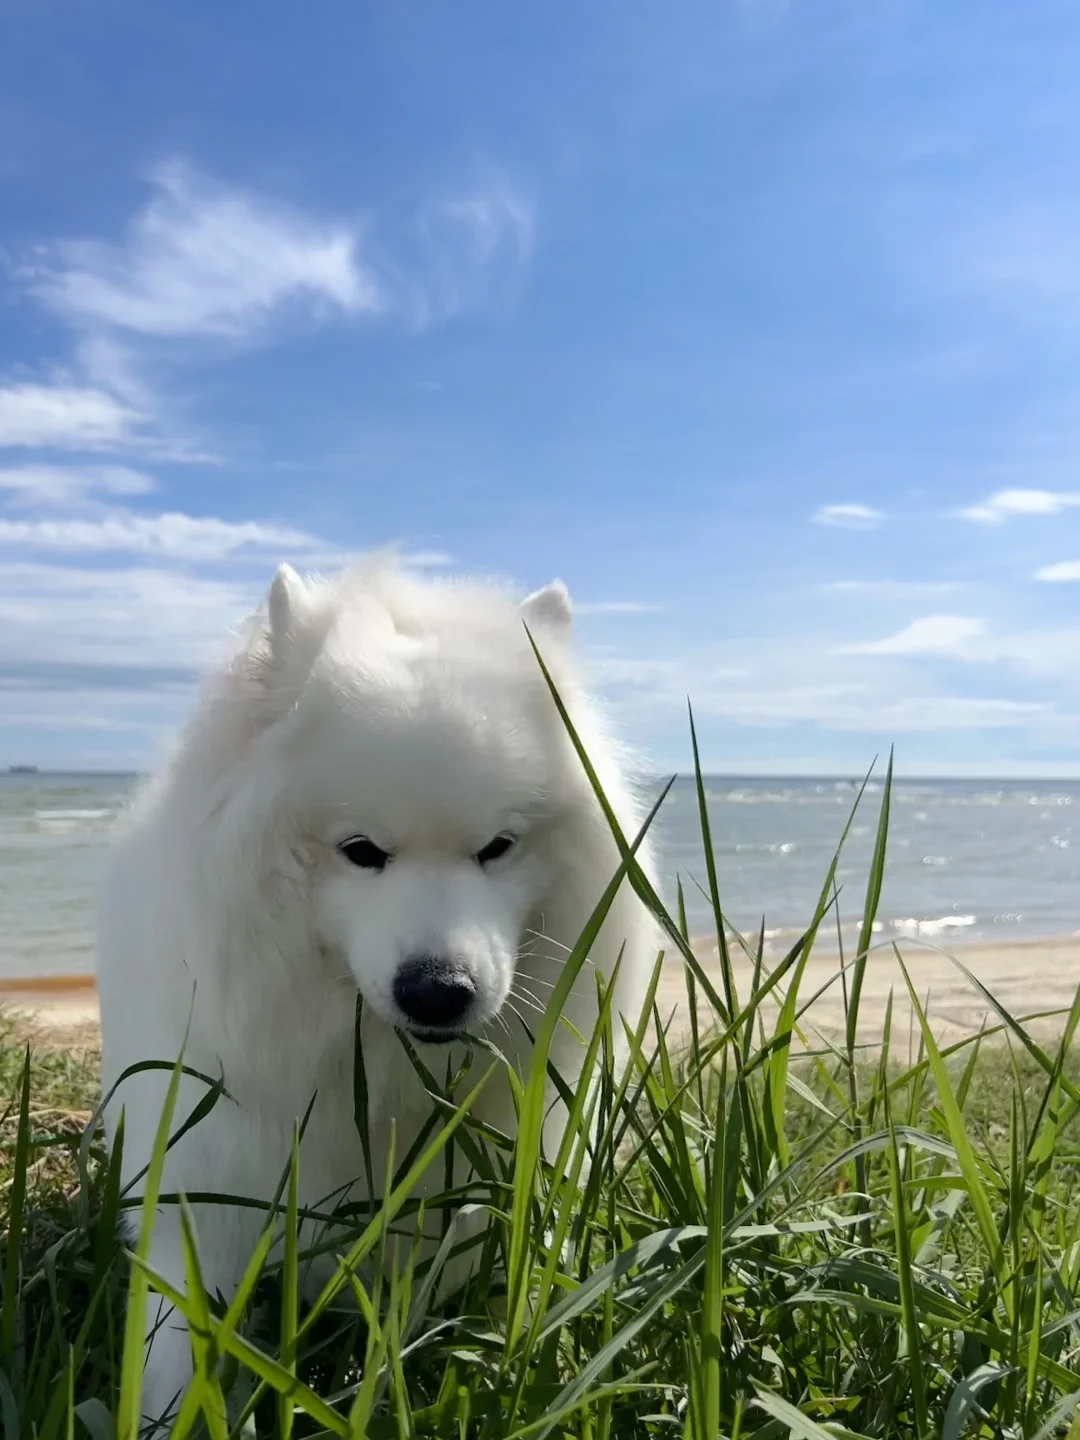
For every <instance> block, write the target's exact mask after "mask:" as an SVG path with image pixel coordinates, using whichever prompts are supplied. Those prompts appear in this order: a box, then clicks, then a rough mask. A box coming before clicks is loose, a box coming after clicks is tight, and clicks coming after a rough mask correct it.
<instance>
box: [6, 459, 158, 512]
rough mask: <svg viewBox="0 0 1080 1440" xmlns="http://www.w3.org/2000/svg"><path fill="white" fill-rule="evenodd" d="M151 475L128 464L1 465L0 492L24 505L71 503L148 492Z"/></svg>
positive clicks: (154, 486) (152, 482) (146, 493)
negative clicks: (100, 497) (6, 466)
mask: <svg viewBox="0 0 1080 1440" xmlns="http://www.w3.org/2000/svg"><path fill="white" fill-rule="evenodd" d="M154 489H156V485H155V482H154V480H153V478H152V477H151V476H150V475H145V474H143V472H142V471H141V470H132V469H130V468H129V467H128V466H127V465H15V466H10V467H8V468H6V469H5V468H3V467H0V491H6V492H7V493H8V494H10V495H11V496H13V497H14V498H15V499H16V500H17V501H18V502H20V503H21V504H24V505H28V506H29V505H35V506H36V505H43V506H44V505H48V506H52V505H70V504H73V503H77V502H80V501H85V500H87V499H89V498H91V497H95V498H96V497H98V496H117V495H148V494H149V493H150V492H151V491H152V490H154Z"/></svg>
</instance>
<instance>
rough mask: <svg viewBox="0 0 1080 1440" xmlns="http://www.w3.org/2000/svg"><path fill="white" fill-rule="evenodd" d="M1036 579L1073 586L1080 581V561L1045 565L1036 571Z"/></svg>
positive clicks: (1060, 561) (1063, 561)
mask: <svg viewBox="0 0 1080 1440" xmlns="http://www.w3.org/2000/svg"><path fill="white" fill-rule="evenodd" d="M1035 579H1036V580H1044V581H1047V582H1049V583H1050V584H1072V583H1074V582H1075V581H1078V580H1080V560H1059V561H1058V562H1057V564H1055V565H1044V566H1043V567H1042V569H1041V570H1036V571H1035Z"/></svg>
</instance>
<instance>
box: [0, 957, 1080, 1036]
mask: <svg viewBox="0 0 1080 1440" xmlns="http://www.w3.org/2000/svg"><path fill="white" fill-rule="evenodd" d="M695 948H696V949H697V951H698V954H699V955H700V957H701V961H702V964H703V965H704V966H705V968H706V972H707V973H708V974H709V975H710V976H711V977H712V978H713V979H714V981H715V983H716V985H717V988H718V989H719V988H720V976H719V969H718V967H717V961H716V954H715V948H714V947H713V946H711V945H710V944H709V943H708V942H702V943H701V944H700V945H698V946H696V947H695ZM901 953H902V955H903V959H904V963H905V965H906V966H907V968H908V972H909V974H910V976H911V980H912V983H913V984H914V986H915V987H916V990H917V992H918V994H919V997H920V999H921V1001H922V1002H923V1004H924V1005H927V1006H928V1011H929V1014H930V1019H931V1023H932V1026H933V1029H934V1033H935V1035H936V1036H937V1037H938V1039H939V1040H940V1041H942V1042H943V1043H950V1042H952V1041H955V1040H959V1039H961V1038H963V1037H964V1036H965V1035H971V1034H974V1033H975V1032H977V1031H978V1030H979V1029H980V1028H982V1027H983V1026H986V1027H987V1028H989V1027H992V1026H994V1025H996V1024H998V1023H999V1019H998V1016H997V1015H996V1014H995V1012H994V1011H993V1009H992V1008H991V1007H990V1006H989V1005H988V1004H987V1003H986V1001H985V1000H984V999H983V997H982V996H981V995H980V994H979V993H978V992H977V991H976V989H975V988H974V987H973V986H972V984H971V982H970V981H969V980H968V979H967V977H966V976H965V975H964V974H963V972H962V970H961V969H960V965H963V966H965V967H966V968H967V969H968V970H969V971H971V973H972V974H973V975H975V976H977V977H978V979H979V980H981V981H982V983H983V984H984V985H985V986H986V987H987V989H988V990H989V991H990V992H991V993H992V994H993V995H994V996H995V997H996V998H997V1000H998V1001H1000V1003H1001V1004H1002V1005H1004V1006H1005V1007H1006V1009H1007V1010H1009V1011H1010V1013H1011V1014H1012V1015H1014V1016H1016V1017H1017V1018H1024V1017H1037V1018H1028V1019H1027V1020H1026V1024H1027V1028H1028V1029H1029V1030H1031V1031H1032V1033H1034V1034H1037V1035H1041V1036H1044V1037H1046V1036H1052V1035H1053V1034H1054V1033H1055V1032H1058V1031H1060V1028H1061V1024H1062V1019H1063V1016H1062V1014H1061V1013H1057V1014H1054V1013H1048V1012H1063V1011H1066V1010H1067V1009H1068V1007H1069V1006H1070V1005H1071V1004H1072V1001H1073V997H1074V996H1075V994H1076V990H1077V987H1078V986H1080V937H1070V938H1066V939H1061V940H1033V941H1027V942H1020V943H1012V944H1007V945H971V946H953V947H952V948H951V949H950V950H949V951H948V952H946V951H944V950H939V949H934V948H931V947H928V946H926V945H925V944H918V943H916V942H913V941H907V942H904V943H903V944H902V945H901ZM957 962H959V963H957ZM771 963H773V964H775V963H776V960H775V958H774V959H773V960H772V962H771ZM839 968H840V967H839V962H838V960H837V958H836V956H835V954H830V953H828V952H825V951H822V952H821V953H815V954H814V955H812V956H811V958H810V960H809V962H808V964H807V966H806V970H805V973H804V976H803V980H802V984H801V986H800V997H801V998H800V1008H801V1007H802V1006H804V1005H806V1004H807V1002H811V1003H810V1004H809V1008H808V1010H807V1011H806V1013H805V1015H804V1016H803V1018H802V1020H801V1022H800V1024H801V1026H802V1028H803V1030H804V1032H805V1039H806V1041H807V1043H808V1044H810V1045H813V1043H814V1039H815V1034H819V1035H824V1036H828V1037H830V1038H834V1037H835V1036H837V1035H839V1034H840V1033H841V1032H842V1029H843V991H842V987H841V982H840V979H839ZM751 974H752V972H751V967H750V965H749V963H748V962H747V961H746V960H745V959H743V958H741V957H740V958H739V959H738V960H737V961H736V978H737V984H738V987H739V993H740V995H741V996H742V997H744V998H745V996H746V994H747V992H748V991H749V988H750V982H751ZM890 990H892V991H893V1021H892V1028H893V1049H894V1051H896V1052H897V1053H903V1052H906V1050H907V1047H908V1043H909V1037H914V1034H915V1027H914V1023H913V1017H912V1011H911V1006H910V1003H909V1002H908V998H907V990H906V987H905V985H904V979H903V975H902V974H901V971H900V967H899V965H898V964H897V962H896V958H895V955H894V953H893V951H892V949H891V947H885V946H883V947H881V948H880V949H878V950H875V951H873V952H872V953H871V955H870V957H869V960H868V963H867V967H866V975H865V979H864V982H863V991H862V1000H861V1004H860V1025H859V1040H860V1041H861V1042H862V1043H863V1044H866V1045H869V1046H874V1045H877V1044H879V1043H880V1041H881V1037H882V1031H883V1026H884V1021H885V1013H886V1007H887V1005H888V998H889V992H890ZM818 992H821V993H820V994H819V993H818ZM813 997H816V998H813ZM657 998H658V1004H659V1007H660V1011H661V1014H662V1015H663V1016H664V1017H665V1018H667V1017H668V1016H671V1015H674V1029H675V1031H676V1032H678V1033H680V1034H685V1033H686V1031H687V1029H688V1026H689V1012H688V1007H687V1000H686V990H685V985H684V981H683V976H682V971H681V967H679V966H677V965H672V966H671V967H670V968H669V969H668V970H666V971H665V973H664V975H663V976H662V978H661V984H660V990H659V993H658V997H657ZM0 1005H2V1006H3V1007H4V1008H5V1009H7V1010H9V1011H14V1012H17V1013H18V1014H19V1017H20V1023H21V1026H25V1027H27V1028H28V1029H29V1030H30V1032H31V1033H32V1034H36V1035H37V1037H38V1040H39V1042H40V1043H43V1044H54V1045H56V1044H60V1045H63V1044H67V1043H80V1044H85V1043H88V1042H92V1041H93V1038H94V1035H95V1032H96V1027H97V1021H98V1009H97V997H96V994H95V992H94V987H93V981H92V979H90V978H89V977H86V976H68V977H65V976H54V977H51V978H49V979H35V980H19V981H13V980H7V981H4V980H0ZM912 1043H914V1041H913V1040H912Z"/></svg>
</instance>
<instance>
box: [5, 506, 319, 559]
mask: <svg viewBox="0 0 1080 1440" xmlns="http://www.w3.org/2000/svg"><path fill="white" fill-rule="evenodd" d="M0 546H7V547H10V548H13V549H26V550H51V551H57V552H67V553H79V552H81V553H98V554H110V553H111V554H134V555H160V556H167V557H169V558H170V559H174V560H192V561H200V560H201V561H210V560H223V559H225V558H226V557H228V556H233V555H236V554H237V553H238V552H244V551H247V552H252V551H254V552H258V553H262V554H264V555H265V554H267V553H268V552H269V553H271V554H279V553H288V554H292V555H298V554H304V555H307V554H310V553H312V552H313V551H319V550H320V549H321V550H323V551H325V550H327V549H328V548H329V547H325V546H322V547H320V542H319V541H317V540H315V539H314V538H313V537H312V536H311V535H308V534H306V533H305V532H304V531H303V530H294V529H291V528H289V527H286V526H279V525H265V524H260V523H258V522H256V521H251V520H245V521H230V520H218V519H216V518H215V517H213V516H194V515H184V514H178V513H172V514H165V515H137V514H134V513H133V512H131V511H127V510H117V511H113V512H112V513H110V514H108V515H105V516H102V517H100V518H94V519H85V520H83V519H62V520H48V519H44V520H40V519H39V520H10V519H0Z"/></svg>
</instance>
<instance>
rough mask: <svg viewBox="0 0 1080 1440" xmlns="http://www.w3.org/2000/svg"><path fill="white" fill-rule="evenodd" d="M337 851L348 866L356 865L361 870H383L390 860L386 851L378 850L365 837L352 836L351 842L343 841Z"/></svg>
mask: <svg viewBox="0 0 1080 1440" xmlns="http://www.w3.org/2000/svg"><path fill="white" fill-rule="evenodd" d="M338 850H339V851H340V852H341V854H342V855H344V856H345V859H346V860H348V862H349V864H350V865H358V866H359V867H360V869H361V870H385V869H386V866H387V863H388V861H389V859H390V856H389V855H388V854H387V853H386V851H385V850H380V849H379V847H378V845H376V844H375V842H374V841H373V840H369V839H368V838H367V836H366V835H354V836H353V837H352V839H351V840H343V841H342V842H341V844H340V845H339V846H338Z"/></svg>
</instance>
